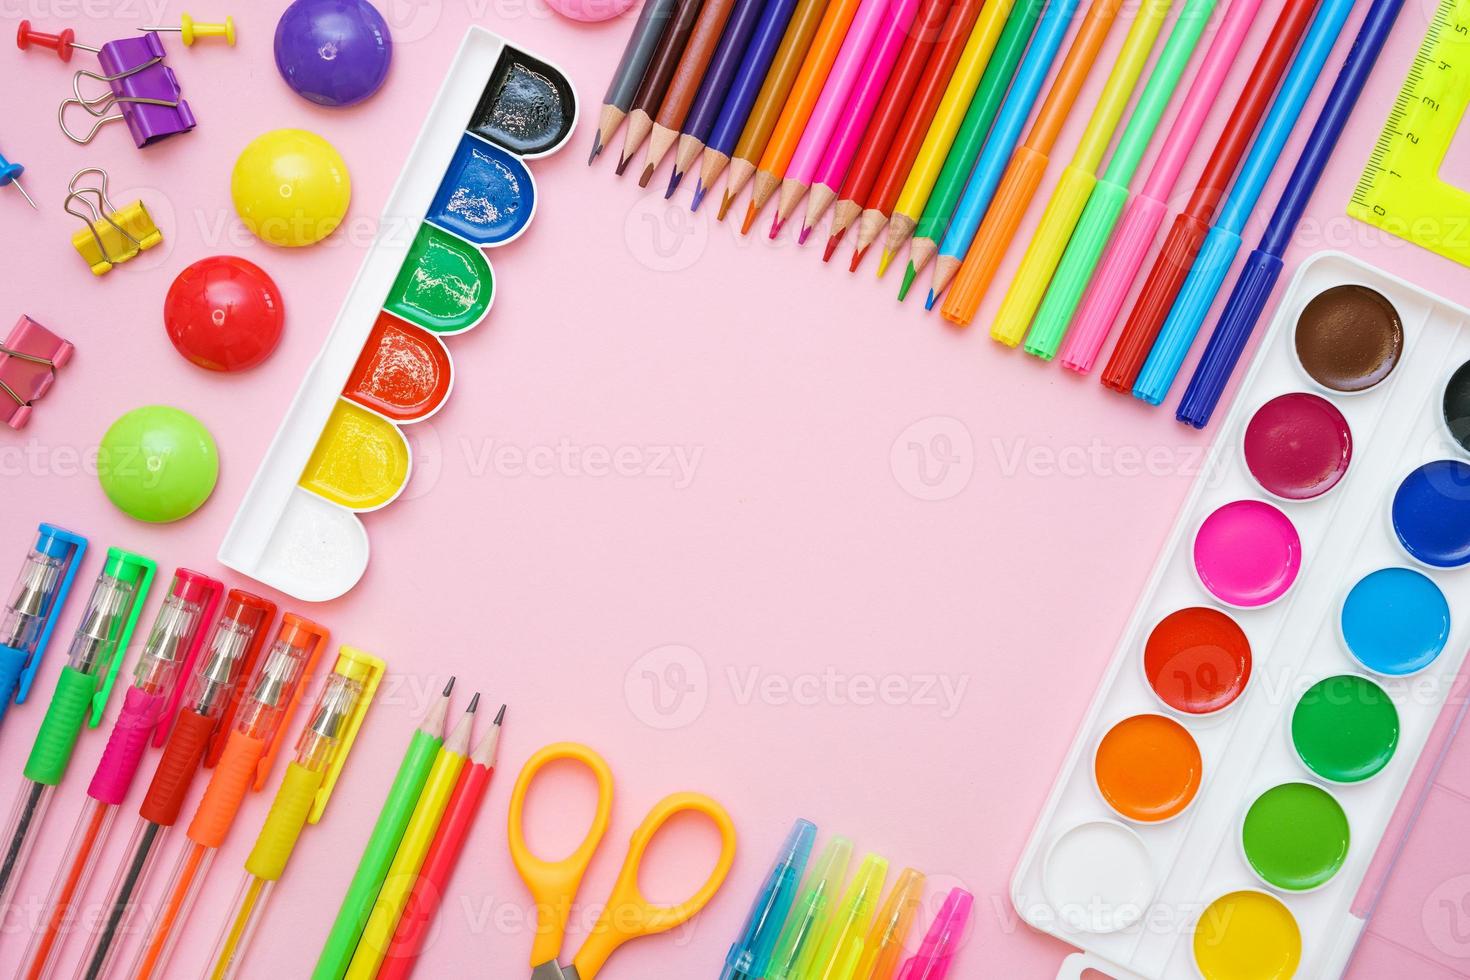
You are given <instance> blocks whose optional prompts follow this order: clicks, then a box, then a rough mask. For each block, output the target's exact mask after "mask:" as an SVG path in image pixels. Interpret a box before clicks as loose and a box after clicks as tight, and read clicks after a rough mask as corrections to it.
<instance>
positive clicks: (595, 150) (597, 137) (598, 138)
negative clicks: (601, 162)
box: [587, 130, 602, 167]
mask: <svg viewBox="0 0 1470 980" xmlns="http://www.w3.org/2000/svg"><path fill="white" fill-rule="evenodd" d="M601 155H602V132H601V130H599V131H598V132H596V133H593V134H592V152H591V153H589V154H587V166H589V167H590V166H592V161H593V160H596V159H597V158H598V157H599V156H601Z"/></svg>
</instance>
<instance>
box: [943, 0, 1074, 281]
mask: <svg viewBox="0 0 1470 980" xmlns="http://www.w3.org/2000/svg"><path fill="white" fill-rule="evenodd" d="M1079 2H1080V0H1052V2H1051V3H1050V4H1047V3H1046V2H1045V0H1043V7H1044V10H1045V12H1044V13H1043V14H1042V17H1041V23H1040V24H1038V25H1037V28H1036V36H1035V37H1034V38H1033V39H1032V41H1031V46H1030V47H1028V48H1027V49H1026V56H1025V58H1023V59H1022V60H1021V67H1020V68H1018V69H1017V70H1016V77H1015V79H1014V81H1013V82H1012V83H1011V87H1010V91H1009V92H1007V93H1006V97H1005V101H1004V102H1002V103H1001V107H1000V110H999V111H998V112H997V113H996V115H995V125H994V126H993V127H992V129H991V130H990V135H989V136H987V137H986V138H985V147H984V149H982V150H981V151H980V157H979V159H977V160H976V161H975V169H974V171H973V172H972V173H971V174H970V179H969V180H968V181H967V182H966V184H965V189H964V193H963V194H962V195H961V196H960V203H959V204H958V205H956V207H955V212H954V215H953V217H952V219H951V221H950V223H949V228H948V230H946V231H945V233H944V240H943V242H942V243H941V244H940V246H939V259H938V261H937V262H936V263H935V264H934V280H933V282H932V283H931V284H930V286H929V296H928V298H927V299H926V300H925V301H924V309H926V310H932V309H933V308H934V301H935V300H936V299H938V297H939V296H940V294H942V293H943V292H944V290H945V287H947V286H948V285H949V281H950V280H951V279H953V278H954V274H955V273H956V272H958V271H959V270H960V263H961V262H962V261H964V258H965V252H967V251H969V248H970V242H972V241H974V239H975V233H976V232H977V231H979V230H980V222H981V220H983V219H984V217H985V211H986V209H987V208H989V207H990V199H991V197H992V196H993V195H994V194H995V187H996V185H997V184H999V183H1000V178H1001V175H1002V174H1003V173H1004V172H1005V166H1006V161H1007V160H1009V159H1010V158H1011V150H1013V149H1015V146H1016V141H1017V140H1019V139H1020V138H1021V130H1022V129H1023V128H1024V127H1025V125H1026V120H1027V118H1029V117H1030V115H1031V107H1032V106H1033V105H1035V104H1036V99H1037V96H1039V95H1040V94H1041V86H1042V83H1044V82H1045V81H1046V76H1047V75H1048V74H1050V72H1051V65H1052V62H1053V61H1055V60H1056V57H1057V52H1058V50H1060V49H1061V46H1062V40H1063V39H1064V38H1065V37H1066V36H1067V29H1068V28H1069V27H1070V26H1071V25H1072V15H1073V14H1075V13H1076V12H1077V6H1078V3H1079Z"/></svg>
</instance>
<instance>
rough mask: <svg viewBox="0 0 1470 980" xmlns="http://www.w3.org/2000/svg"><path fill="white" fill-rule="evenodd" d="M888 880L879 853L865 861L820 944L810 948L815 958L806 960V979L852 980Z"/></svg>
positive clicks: (870, 855)
mask: <svg viewBox="0 0 1470 980" xmlns="http://www.w3.org/2000/svg"><path fill="white" fill-rule="evenodd" d="M887 877H888V862H887V861H886V860H884V859H883V858H881V857H879V856H878V855H876V854H869V855H868V856H867V857H865V858H863V863H862V866H861V867H859V868H858V873H857V875H856V876H855V877H854V878H853V879H852V883H851V884H849V885H848V886H847V893H846V894H845V895H843V896H842V904H841V905H839V906H837V909H836V911H835V912H834V913H833V914H832V915H831V916H830V917H829V918H828V920H827V924H826V927H825V928H824V929H823V930H822V934H821V942H819V943H812V944H810V945H808V946H807V950H808V952H809V953H811V952H812V951H815V955H812V956H810V957H809V958H808V957H803V959H804V960H806V962H805V963H804V964H803V967H804V969H803V970H802V977H803V978H804V980H853V978H854V976H855V975H856V971H857V967H858V960H859V959H861V958H862V955H863V940H864V939H865V938H866V937H867V934H868V922H869V920H870V919H872V917H873V910H874V909H875V908H877V906H878V896H879V895H881V894H882V893H883V880H884V879H885V878H887Z"/></svg>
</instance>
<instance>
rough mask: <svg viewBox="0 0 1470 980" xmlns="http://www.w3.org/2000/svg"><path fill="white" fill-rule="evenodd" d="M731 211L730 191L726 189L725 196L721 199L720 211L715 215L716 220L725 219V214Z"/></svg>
mask: <svg viewBox="0 0 1470 980" xmlns="http://www.w3.org/2000/svg"><path fill="white" fill-rule="evenodd" d="M729 213H730V192H729V191H726V192H725V196H724V198H723V199H722V200H721V201H720V213H719V214H717V215H715V220H716V221H724V220H725V215H727V214H729Z"/></svg>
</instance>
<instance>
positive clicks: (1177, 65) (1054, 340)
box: [1026, 0, 1216, 361]
mask: <svg viewBox="0 0 1470 980" xmlns="http://www.w3.org/2000/svg"><path fill="white" fill-rule="evenodd" d="M1215 2H1216V0H1191V2H1190V3H1189V4H1188V5H1187V6H1186V7H1185V8H1184V10H1183V12H1182V13H1180V15H1179V19H1178V20H1176V21H1175V22H1174V29H1173V30H1172V31H1170V33H1169V40H1168V41H1167V42H1165V44H1164V50H1163V51H1162V52H1160V54H1159V60H1158V62H1157V63H1156V64H1155V65H1154V70H1153V73H1152V74H1150V75H1149V77H1148V82H1147V83H1146V84H1145V85H1144V87H1143V94H1141V95H1140V96H1139V97H1138V104H1137V106H1135V107H1134V110H1133V115H1132V116H1130V117H1129V119H1128V125H1127V126H1126V127H1124V129H1123V135H1122V136H1120V137H1119V138H1118V146H1117V149H1115V150H1114V151H1113V156H1112V158H1111V159H1110V160H1108V167H1107V170H1106V171H1104V172H1103V176H1102V179H1101V180H1099V181H1098V182H1097V184H1095V185H1094V186H1093V188H1092V194H1091V196H1089V197H1088V199H1087V206H1086V207H1085V208H1084V209H1083V211H1082V216H1081V218H1079V219H1078V221H1077V227H1076V228H1075V229H1073V231H1072V237H1071V238H1070V239H1069V240H1068V241H1067V248H1066V251H1065V252H1063V253H1062V258H1061V261H1060V262H1059V263H1058V264H1057V269H1056V273H1055V274H1054V275H1053V276H1052V279H1051V284H1050V285H1049V286H1048V287H1047V290H1046V295H1045V296H1044V297H1043V298H1042V300H1041V306H1040V308H1039V309H1038V310H1037V312H1036V321H1035V322H1034V323H1033V324H1032V325H1031V332H1030V333H1029V334H1028V335H1027V336H1026V353H1028V354H1034V355H1036V356H1037V357H1040V358H1044V359H1045V360H1048V361H1049V360H1051V359H1052V358H1053V357H1055V356H1056V353H1057V348H1058V347H1060V346H1061V343H1062V338H1063V337H1065V336H1066V334H1067V327H1068V326H1070V325H1071V323H1072V313H1073V312H1074V311H1075V310H1076V309H1077V304H1078V303H1079V302H1081V300H1082V292H1083V290H1085V289H1086V288H1087V284H1088V282H1090V281H1091V280H1092V271H1093V269H1095V268H1097V263H1098V260H1099V259H1101V258H1102V251H1103V248H1104V247H1105V246H1106V245H1107V243H1108V239H1110V238H1111V237H1112V235H1113V228H1114V226H1115V225H1117V223H1118V216H1119V215H1120V214H1122V213H1123V206H1124V205H1125V204H1127V203H1128V184H1129V183H1130V182H1131V181H1132V180H1133V175H1134V173H1135V172H1136V171H1137V170H1138V165H1139V163H1140V162H1141V161H1142V160H1143V155H1144V153H1145V152H1147V150H1148V145H1149V143H1150V142H1152V140H1153V138H1154V130H1156V129H1158V127H1159V120H1160V119H1162V118H1163V115H1164V110H1165V109H1167V108H1168V107H1169V101H1170V100H1171V99H1172V98H1173V97H1174V91H1175V89H1177V88H1178V86H1179V78H1180V76H1181V75H1183V74H1184V69H1185V67H1186V66H1187V65H1188V64H1189V59H1190V57H1191V56H1192V55H1193V54H1194V49H1195V47H1196V46H1197V45H1198V44H1199V39H1200V35H1201V34H1202V33H1204V29H1205V27H1206V25H1208V24H1209V22H1210V16H1211V15H1212V14H1213V13H1214V12H1215Z"/></svg>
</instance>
